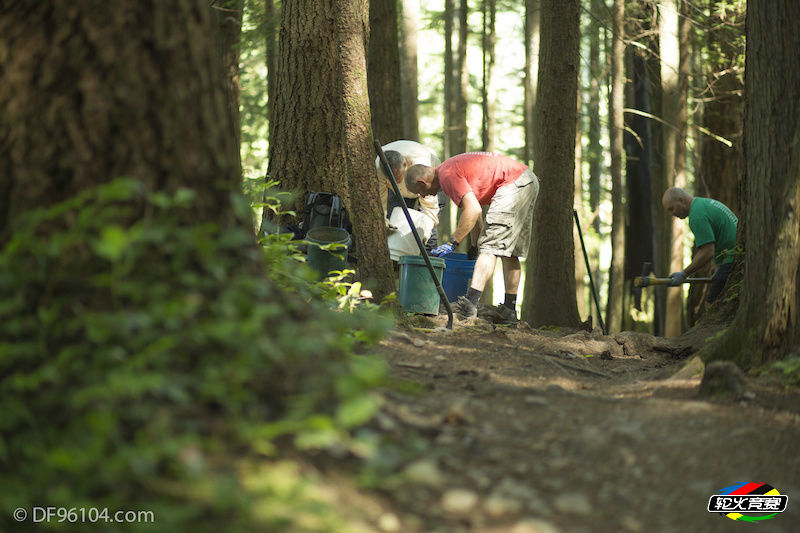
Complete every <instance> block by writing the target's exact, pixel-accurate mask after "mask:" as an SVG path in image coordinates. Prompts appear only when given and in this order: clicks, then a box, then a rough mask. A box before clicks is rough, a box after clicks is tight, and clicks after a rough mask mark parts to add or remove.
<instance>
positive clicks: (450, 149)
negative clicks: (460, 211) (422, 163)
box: [439, 0, 457, 242]
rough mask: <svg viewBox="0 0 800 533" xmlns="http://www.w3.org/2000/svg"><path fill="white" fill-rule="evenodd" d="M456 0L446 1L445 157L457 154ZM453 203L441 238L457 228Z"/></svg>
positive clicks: (445, 211) (444, 213) (446, 208)
mask: <svg viewBox="0 0 800 533" xmlns="http://www.w3.org/2000/svg"><path fill="white" fill-rule="evenodd" d="M453 2H454V0H445V2H444V134H443V135H442V137H443V143H444V158H445V159H447V158H449V157H452V156H454V155H456V154H457V152H454V134H453V131H454V130H455V116H456V98H457V97H456V70H455V56H454V54H453V27H454V22H455V8H454V7H453ZM453 207H454V206H453V203H452V202H451V201H450V200H449V199H448V200H447V201H445V202H444V204H443V205H442V210H441V212H440V213H439V238H440V239H442V242H444V239H449V238H450V236H451V235H452V233H453V229H454V228H455V223H454V221H453V215H455V212H454V211H455V210H454V208H453Z"/></svg>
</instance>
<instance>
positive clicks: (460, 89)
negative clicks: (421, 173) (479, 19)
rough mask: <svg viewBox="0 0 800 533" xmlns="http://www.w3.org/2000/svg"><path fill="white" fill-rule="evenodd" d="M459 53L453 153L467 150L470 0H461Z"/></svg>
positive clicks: (461, 152)
mask: <svg viewBox="0 0 800 533" xmlns="http://www.w3.org/2000/svg"><path fill="white" fill-rule="evenodd" d="M458 15H459V17H458V18H459V20H458V55H457V56H456V85H455V90H456V98H455V101H456V110H455V116H454V117H453V141H452V143H451V148H452V150H453V155H455V154H463V153H464V152H466V151H467V135H468V132H467V89H468V88H469V70H468V68H467V39H468V38H469V1H468V0H461V6H460V7H459V10H458Z"/></svg>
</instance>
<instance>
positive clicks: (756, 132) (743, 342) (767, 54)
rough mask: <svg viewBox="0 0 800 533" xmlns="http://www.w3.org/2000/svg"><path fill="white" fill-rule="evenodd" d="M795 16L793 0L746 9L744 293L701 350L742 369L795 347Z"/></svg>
mask: <svg viewBox="0 0 800 533" xmlns="http://www.w3.org/2000/svg"><path fill="white" fill-rule="evenodd" d="M799 17H800V4H798V3H797V2H794V1H793V0H768V1H765V0H752V1H751V2H749V3H748V6H747V21H746V35H747V53H746V68H745V94H746V95H748V96H747V98H746V100H745V114H744V161H745V168H744V170H745V171H744V175H743V179H744V187H743V191H744V194H743V198H746V199H747V203H746V205H745V209H744V217H745V224H744V231H745V233H746V236H745V242H746V250H745V276H744V287H743V291H742V294H741V302H740V305H739V310H738V312H737V314H736V319H735V320H734V323H733V324H732V326H731V327H730V328H728V330H727V333H726V335H725V336H724V337H723V338H722V339H721V340H720V341H719V342H717V343H715V344H714V346H713V347H711V349H710V350H708V355H710V356H711V357H712V358H717V359H730V360H733V361H735V362H737V363H738V364H739V365H741V366H743V367H745V368H752V367H757V366H759V365H763V364H765V363H768V362H770V361H774V360H778V359H782V358H784V357H785V356H786V355H787V354H789V353H791V351H792V350H797V349H798V347H800V320H798V314H799V313H800V292H799V291H798V286H800V222H799V220H800V219H799V218H798V212H800V56H798V54H797V50H800V33H798V32H797V20H798V18H799ZM795 353H796V352H795Z"/></svg>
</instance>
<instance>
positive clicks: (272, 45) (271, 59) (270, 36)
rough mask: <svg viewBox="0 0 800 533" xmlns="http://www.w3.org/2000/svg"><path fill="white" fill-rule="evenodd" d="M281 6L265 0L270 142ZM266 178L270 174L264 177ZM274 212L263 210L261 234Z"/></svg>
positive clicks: (269, 225)
mask: <svg viewBox="0 0 800 533" xmlns="http://www.w3.org/2000/svg"><path fill="white" fill-rule="evenodd" d="M280 17H281V15H280V7H279V6H276V5H275V0H264V46H265V50H266V59H267V131H268V133H267V135H268V139H267V140H268V142H269V144H272V139H273V137H272V130H273V127H274V125H275V117H274V114H275V113H274V109H275V92H276V88H277V86H278V27H279V24H280ZM264 179H265V180H267V179H269V176H265V177H264ZM264 195H265V196H266V191H264ZM273 217H274V214H273V213H272V212H271V211H270V210H269V209H263V210H262V212H261V225H260V227H259V234H261V235H263V234H265V233H267V232H268V231H269V230H270V228H271V227H272V226H273V224H271V223H270V221H271V220H272V218H273Z"/></svg>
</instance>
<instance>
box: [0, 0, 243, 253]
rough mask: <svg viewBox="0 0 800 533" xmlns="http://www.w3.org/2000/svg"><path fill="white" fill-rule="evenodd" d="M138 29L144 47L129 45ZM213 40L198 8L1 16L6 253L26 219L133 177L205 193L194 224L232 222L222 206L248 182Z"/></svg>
mask: <svg viewBox="0 0 800 533" xmlns="http://www.w3.org/2000/svg"><path fill="white" fill-rule="evenodd" d="M23 9H24V13H21V12H20V11H22V10H23ZM66 21H72V22H66ZM132 21H134V22H135V24H136V31H135V34H136V38H130V39H129V38H125V39H121V38H120V36H121V35H127V34H129V33H130V31H131V24H132ZM165 27H166V28H170V31H169V32H166V33H165V32H164V28H165ZM53 28H58V29H59V31H58V32H54V31H52V29H53ZM214 30H215V20H214V12H213V10H212V9H211V8H210V7H209V6H208V5H204V4H202V3H198V2H185V1H184V2H172V3H170V4H169V6H168V7H167V6H166V5H162V4H160V3H146V4H139V3H134V4H131V5H130V6H129V7H128V8H127V9H119V8H118V6H117V5H116V4H114V3H108V2H99V3H92V4H91V7H89V6H88V4H87V2H33V3H30V4H29V5H28V6H27V7H26V8H21V7H19V8H15V9H9V10H3V11H2V12H1V13H0V36H2V37H0V50H2V52H0V72H2V73H3V83H2V84H0V132H2V133H0V169H1V172H0V174H2V176H3V179H2V180H0V243H2V242H5V238H7V236H8V231H9V227H8V226H9V224H13V222H14V221H16V219H17V217H18V216H19V215H20V214H22V213H25V212H27V211H30V210H33V209H34V208H39V207H46V206H49V205H53V204H56V203H59V202H62V201H64V200H65V199H67V198H70V197H72V196H74V195H76V194H77V193H80V192H82V191H85V190H86V189H89V188H93V187H95V186H97V185H100V184H102V183H106V182H109V181H111V180H113V179H115V178H118V177H123V176H124V177H130V178H133V179H136V180H139V181H141V182H143V183H144V184H145V185H146V186H147V187H148V188H149V189H150V190H163V191H167V192H175V191H177V190H179V189H182V188H185V187H191V188H193V189H195V190H196V191H197V193H198V195H197V200H196V202H195V204H194V205H193V209H192V212H191V213H187V214H186V215H185V217H186V220H185V222H187V223H190V222H192V221H196V220H209V221H216V222H217V223H219V224H223V225H227V224H230V223H232V222H233V221H234V217H233V212H232V210H231V209H230V206H229V204H228V203H227V202H222V201H220V199H221V198H227V197H228V195H229V194H230V193H232V192H235V191H238V190H240V187H241V175H240V171H239V162H238V161H239V160H238V156H237V153H238V146H237V144H236V141H235V138H234V137H233V135H231V132H232V130H233V125H232V116H231V113H230V108H229V106H228V104H229V100H228V99H227V98H226V94H227V85H226V78H225V76H224V74H223V69H222V65H221V61H220V57H219V54H218V53H217V51H216V50H215V48H214V42H213V35H214ZM134 65H135V68H133V66H134ZM34 125H35V126H34Z"/></svg>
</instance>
